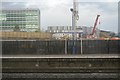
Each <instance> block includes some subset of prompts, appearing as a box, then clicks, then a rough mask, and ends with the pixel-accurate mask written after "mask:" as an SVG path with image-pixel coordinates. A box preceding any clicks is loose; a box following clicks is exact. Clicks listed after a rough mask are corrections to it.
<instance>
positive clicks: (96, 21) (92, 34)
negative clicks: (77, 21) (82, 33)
mask: <svg viewBox="0 0 120 80" xmlns="http://www.w3.org/2000/svg"><path fill="white" fill-rule="evenodd" d="M99 17H100V15H97V18H96V20H95V23H94V27H93V29H92V32H91V34H89V35H88V38H94V37H93V36H94V34H95V29H96V26H97V23H98V19H99Z"/></svg>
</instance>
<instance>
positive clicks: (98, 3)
mask: <svg viewBox="0 0 120 80" xmlns="http://www.w3.org/2000/svg"><path fill="white" fill-rule="evenodd" d="M3 1H4V2H2V8H39V9H40V11H41V29H42V30H46V29H47V27H48V26H70V25H72V23H71V21H72V19H71V16H72V13H71V12H70V8H72V3H73V1H72V0H24V2H23V1H22V2H21V0H12V2H11V1H10V0H3ZM103 1H104V0H93V1H91V2H90V1H89V2H88V0H84V2H82V1H81V0H78V10H79V21H78V24H77V25H78V26H79V25H80V26H81V25H82V26H88V27H90V26H93V24H94V21H95V18H96V16H97V14H99V15H101V16H100V23H101V24H100V25H98V26H97V27H98V28H99V29H102V30H107V31H113V32H118V0H106V2H103Z"/></svg>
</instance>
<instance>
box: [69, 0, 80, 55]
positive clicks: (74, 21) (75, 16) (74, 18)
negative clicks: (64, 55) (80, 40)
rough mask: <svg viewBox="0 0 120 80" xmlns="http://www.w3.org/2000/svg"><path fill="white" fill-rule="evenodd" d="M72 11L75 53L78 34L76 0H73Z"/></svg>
mask: <svg viewBox="0 0 120 80" xmlns="http://www.w3.org/2000/svg"><path fill="white" fill-rule="evenodd" d="M70 11H71V12H72V28H73V29H72V30H73V32H72V36H73V48H72V50H73V51H72V54H75V51H76V50H75V45H76V43H75V40H76V39H77V36H76V23H77V20H78V10H77V4H76V0H73V8H71V9H70Z"/></svg>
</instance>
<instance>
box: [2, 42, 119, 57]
mask: <svg viewBox="0 0 120 80" xmlns="http://www.w3.org/2000/svg"><path fill="white" fill-rule="evenodd" d="M82 48H83V54H119V53H120V40H83V45H82ZM2 53H3V55H4V54H16V55H17V54H34V55H36V54H41V55H51V54H59V55H60V54H65V53H66V54H73V41H72V40H67V41H65V40H46V41H45V40H42V41H2ZM75 54H81V41H80V40H77V41H75Z"/></svg>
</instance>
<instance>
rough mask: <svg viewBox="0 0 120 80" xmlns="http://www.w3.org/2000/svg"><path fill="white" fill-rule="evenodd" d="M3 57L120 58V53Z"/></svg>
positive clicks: (15, 56) (12, 56) (8, 56)
mask: <svg viewBox="0 0 120 80" xmlns="http://www.w3.org/2000/svg"><path fill="white" fill-rule="evenodd" d="M1 58H120V54H82V55H2V57H1Z"/></svg>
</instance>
